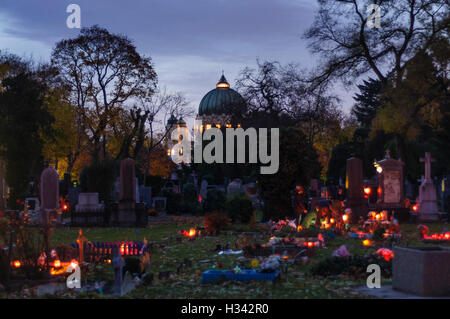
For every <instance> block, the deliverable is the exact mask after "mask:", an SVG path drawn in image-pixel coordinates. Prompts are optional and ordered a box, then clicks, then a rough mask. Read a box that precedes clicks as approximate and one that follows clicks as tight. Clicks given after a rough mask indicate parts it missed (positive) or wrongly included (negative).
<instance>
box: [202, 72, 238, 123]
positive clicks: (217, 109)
mask: <svg viewBox="0 0 450 319" xmlns="http://www.w3.org/2000/svg"><path fill="white" fill-rule="evenodd" d="M243 105H245V101H244V99H243V98H242V96H241V95H240V94H239V93H238V92H236V91H235V90H233V89H231V88H230V84H228V82H227V79H226V78H225V76H223V75H222V77H221V78H220V80H219V82H218V83H217V85H216V88H215V89H214V90H211V91H209V92H208V93H207V94H206V95H205V96H204V97H203V99H202V101H201V102H200V106H199V108H198V115H199V116H203V115H212V114H216V115H221V114H230V112H231V110H233V109H236V108H240V107H242V106H243Z"/></svg>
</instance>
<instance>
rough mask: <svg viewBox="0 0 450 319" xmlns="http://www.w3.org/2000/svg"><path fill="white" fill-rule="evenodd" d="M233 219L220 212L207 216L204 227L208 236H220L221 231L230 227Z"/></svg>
mask: <svg viewBox="0 0 450 319" xmlns="http://www.w3.org/2000/svg"><path fill="white" fill-rule="evenodd" d="M230 224H231V219H230V218H229V217H228V216H227V215H226V214H225V213H222V212H220V211H214V212H212V213H209V214H207V215H205V218H204V219H203V226H204V227H205V230H206V232H207V233H208V234H216V235H218V234H220V231H221V230H223V229H225V228H227V227H229V226H230Z"/></svg>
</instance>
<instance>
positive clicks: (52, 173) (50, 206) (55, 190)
mask: <svg viewBox="0 0 450 319" xmlns="http://www.w3.org/2000/svg"><path fill="white" fill-rule="evenodd" d="M40 195H41V207H40V217H41V218H40V220H41V223H42V225H47V223H48V222H49V221H50V220H52V219H57V221H58V222H61V221H60V220H58V218H60V217H61V216H58V215H57V210H59V176H58V172H57V171H56V170H55V169H54V168H52V167H47V168H46V169H44V170H43V171H42V174H41V183H40Z"/></svg>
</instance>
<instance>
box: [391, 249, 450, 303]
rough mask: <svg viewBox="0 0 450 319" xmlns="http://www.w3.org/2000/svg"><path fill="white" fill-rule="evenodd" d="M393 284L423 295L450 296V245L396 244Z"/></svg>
mask: <svg viewBox="0 0 450 319" xmlns="http://www.w3.org/2000/svg"><path fill="white" fill-rule="evenodd" d="M394 256H395V257H394V259H393V263H392V286H393V288H394V289H397V290H400V291H404V292H407V293H411V294H415V295H419V296H433V297H437V296H450V248H448V247H429V246H428V247H399V246H395V247H394Z"/></svg>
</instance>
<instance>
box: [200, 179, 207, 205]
mask: <svg viewBox="0 0 450 319" xmlns="http://www.w3.org/2000/svg"><path fill="white" fill-rule="evenodd" d="M207 193H208V181H207V180H205V179H204V180H202V182H201V184H200V198H201V201H202V202H203V201H205V200H206V195H207Z"/></svg>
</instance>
